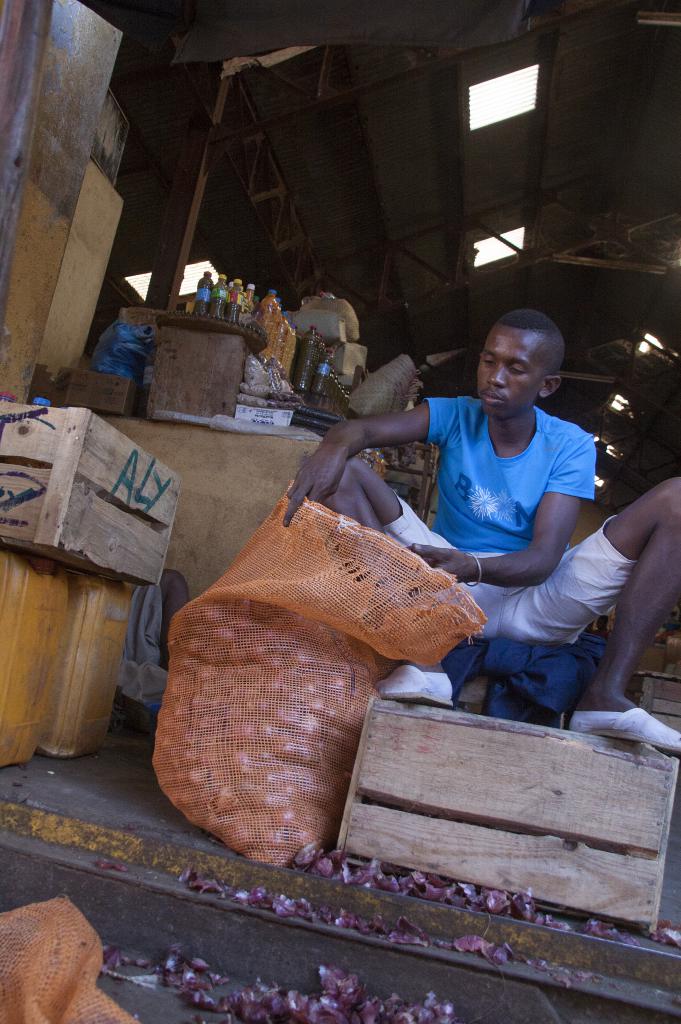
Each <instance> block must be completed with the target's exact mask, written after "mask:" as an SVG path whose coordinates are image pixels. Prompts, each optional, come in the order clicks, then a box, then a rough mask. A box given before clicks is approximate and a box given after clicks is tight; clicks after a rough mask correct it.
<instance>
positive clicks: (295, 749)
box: [154, 498, 485, 865]
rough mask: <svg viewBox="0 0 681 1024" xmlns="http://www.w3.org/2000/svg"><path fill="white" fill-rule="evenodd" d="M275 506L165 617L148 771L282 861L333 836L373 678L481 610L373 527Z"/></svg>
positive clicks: (451, 642) (427, 658) (200, 812)
mask: <svg viewBox="0 0 681 1024" xmlns="http://www.w3.org/2000/svg"><path fill="white" fill-rule="evenodd" d="M285 508H286V499H285V498H283V499H282V500H281V501H280V502H279V503H278V504H277V506H276V507H275V509H274V510H273V512H272V514H271V515H270V516H269V518H268V519H267V520H265V522H264V523H263V524H262V526H261V527H260V528H259V529H258V530H257V531H256V532H255V533H254V534H253V536H252V538H251V540H250V541H249V542H248V544H247V545H246V546H245V548H244V549H243V551H242V552H241V553H240V554H239V555H238V557H237V558H236V560H235V561H234V563H233V564H232V566H231V567H230V569H229V570H228V571H227V572H226V573H225V574H224V576H223V577H222V578H221V579H220V580H218V582H217V583H215V584H214V585H213V586H212V587H210V588H209V589H208V590H207V591H206V592H205V593H204V594H202V595H201V597H199V598H198V599H197V600H195V601H192V602H191V603H190V604H188V605H186V606H185V607H184V608H183V609H182V610H181V611H180V612H178V614H177V615H176V616H175V617H174V619H173V622H172V626H171V630H170V672H169V675H168V686H167V689H166V693H165V696H164V698H163V706H162V708H161V711H160V714H159V721H158V729H157V733H156V746H155V751H154V768H155V769H156V774H157V776H158V780H159V783H160V785H161V788H162V789H163V790H164V792H165V793H166V795H167V796H168V797H169V799H170V800H171V801H172V802H173V803H174V804H175V806H176V807H178V808H179V809H180V810H181V811H182V812H183V813H184V814H185V815H186V816H187V817H188V818H189V819H190V821H193V822H194V823H195V824H197V825H199V826H201V827H202V828H204V829H207V830H208V831H209V832H212V833H213V834H214V835H216V836H218V837H219V838H220V839H221V840H222V841H223V842H224V843H225V844H226V845H227V846H229V847H231V848H232V849H233V850H236V851H237V852H238V853H242V854H244V855H245V856H247V857H250V858H251V859H253V860H259V861H266V862H268V863H271V864H278V865H285V864H288V863H289V862H290V861H291V858H292V857H293V856H294V854H295V853H297V851H298V850H299V849H300V848H301V847H302V846H304V845H305V844H306V843H309V842H312V841H317V842H322V843H324V844H327V843H330V842H333V841H334V840H335V838H336V833H337V830H338V826H339V823H340V819H341V816H342V812H343V804H344V801H345V796H346V793H347V788H348V784H349V780H350V775H351V774H352V768H353V763H354V759H355V755H356V752H357V745H358V742H359V735H360V732H361V727H362V722H363V718H364V714H365V711H366V707H367V703H368V701H369V698H370V697H371V696H372V695H373V694H375V691H376V684H377V683H378V682H380V680H381V679H384V678H385V676H386V675H387V674H388V673H389V672H390V671H391V669H392V668H393V664H394V660H395V659H400V660H401V659H408V660H413V661H418V662H424V663H427V664H432V663H434V662H436V661H439V660H440V659H441V658H442V657H443V656H444V655H445V654H446V653H447V652H448V651H449V650H451V648H452V647H454V646H455V645H456V644H457V643H458V642H459V641H460V640H462V639H464V638H465V637H467V636H470V635H471V634H472V633H475V632H477V631H478V630H479V629H480V628H481V627H482V625H483V624H484V621H485V619H484V616H483V614H482V612H481V611H480V609H479V608H478V607H477V605H476V604H475V602H474V601H473V600H472V598H471V597H470V596H469V595H468V593H467V591H466V590H465V588H463V587H461V586H459V585H458V584H456V583H453V582H452V577H451V576H450V575H449V574H448V573H445V572H443V571H442V570H439V569H431V568H429V567H428V566H427V565H426V563H425V562H424V561H423V560H422V559H421V558H419V556H418V555H415V554H414V553H413V552H411V551H408V550H407V549H406V548H403V547H401V546H400V545H399V544H397V543H396V542H395V541H393V540H392V539H390V538H388V537H386V536H384V535H383V534H381V533H378V532H376V531H375V530H369V529H367V528H365V527H363V526H360V525H359V524H358V523H356V522H355V521H354V520H351V519H347V518H345V517H343V516H339V515H337V514H336V513H334V512H330V511H329V510H328V509H326V508H324V507H323V506H321V505H317V504H314V503H312V502H305V503H304V505H303V506H302V507H301V508H300V510H299V511H298V512H297V513H296V515H295V517H294V520H293V522H292V524H291V526H289V527H288V528H285V527H284V526H283V524H282V519H283V514H284V510H285Z"/></svg>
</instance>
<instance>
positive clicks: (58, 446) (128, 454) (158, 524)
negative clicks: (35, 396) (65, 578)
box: [0, 402, 180, 583]
mask: <svg viewBox="0 0 681 1024" xmlns="http://www.w3.org/2000/svg"><path fill="white" fill-rule="evenodd" d="M9 460H11V461H9ZM179 493H180V478H179V475H178V474H177V473H175V472H173V470H172V469H169V468H168V467H167V466H164V465H163V463H161V462H159V461H158V459H156V457H155V456H154V455H152V454H151V453H150V452H146V451H144V450H143V449H141V448H139V447H138V445H137V444H136V443H135V442H134V441H131V440H130V438H128V437H126V436H125V435H124V434H122V433H121V432H120V431H119V430H116V429H115V427H112V426H111V425H110V424H109V423H106V422H105V421H104V420H103V419H100V417H99V416H95V414H94V413H93V412H90V410H89V409H77V408H69V409H55V408H52V407H45V406H32V405H18V404H16V403H14V402H0V544H4V545H5V546H6V547H13V548H17V549H19V550H21V551H26V552H31V553H33V554H37V555H43V556H46V557H48V558H54V559H56V560H57V561H59V562H63V563H64V564H65V565H69V566H72V567H75V568H79V569H84V570H87V571H90V572H96V573H99V574H101V575H104V576H110V577H112V578H114V579H123V580H128V581H129V582H131V583H158V581H159V580H160V578H161V572H162V571H163V563H164V561H165V557H166V551H167V549H168V544H169V541H170V533H171V530H172V526H173V520H174V518H175V508H176V506H177V500H178V497H179Z"/></svg>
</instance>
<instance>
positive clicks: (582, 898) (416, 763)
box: [339, 700, 678, 926]
mask: <svg viewBox="0 0 681 1024" xmlns="http://www.w3.org/2000/svg"><path fill="white" fill-rule="evenodd" d="M677 768H678V762H677V761H676V759H675V758H669V757H665V756H664V755H662V754H659V753H658V752H657V751H654V750H652V748H650V747H644V746H639V745H632V744H625V743H621V742H619V741H615V740H609V739H605V738H602V737H595V736H594V737H589V736H580V735H577V734H576V733H570V732H567V731H563V730H557V729H547V728H543V727H539V726H534V725H527V724H525V723H520V722H507V721H502V720H500V719H492V718H485V717H482V716H478V715H469V714H465V713H463V712H458V711H444V710H440V709H439V708H426V707H418V706H415V705H414V706H411V707H407V706H406V705H404V704H397V703H394V702H392V701H378V700H377V701H375V702H374V703H373V704H372V705H371V706H370V707H369V710H368V712H367V717H366V721H365V725H364V731H363V734H362V739H361V743H360V749H359V752H358V756H357V760H356V763H355V771H354V775H353V779H352V783H351V787H350V792H349V794H348V800H347V804H346V808H345V815H344V818H343V824H342V826H341V832H340V836H339V846H341V847H342V848H344V849H345V850H346V851H347V852H348V853H351V854H355V855H357V856H361V857H367V858H368V857H377V858H379V859H380V860H382V861H387V862H389V863H391V864H400V865H403V866H404V867H407V868H410V869H412V870H414V869H418V870H421V871H433V872H436V873H438V874H442V875H446V876H449V877H451V878H455V879H457V880H460V881H465V882H473V883H475V884H477V885H483V886H487V887H491V888H499V889H507V890H513V891H526V890H528V889H530V890H531V891H532V893H533V895H534V896H535V898H536V899H538V900H539V901H541V902H543V903H550V904H555V905H557V906H560V907H567V908H569V909H570V910H573V911H578V912H581V913H585V914H594V915H597V916H598V917H609V918H614V919H616V920H620V921H626V922H629V923H632V924H637V925H644V926H650V925H654V924H655V923H656V922H657V917H658V910H659V903H660V891H661V886H662V875H663V871H664V860H665V852H666V845H667V836H668V832H669V820H670V815H671V809H672V804H673V799H674V790H675V787H676V776H677Z"/></svg>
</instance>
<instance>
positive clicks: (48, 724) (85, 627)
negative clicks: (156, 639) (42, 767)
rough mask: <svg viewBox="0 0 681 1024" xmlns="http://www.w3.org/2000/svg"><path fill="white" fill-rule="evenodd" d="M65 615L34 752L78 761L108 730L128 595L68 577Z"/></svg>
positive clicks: (124, 589)
mask: <svg viewBox="0 0 681 1024" xmlns="http://www.w3.org/2000/svg"><path fill="white" fill-rule="evenodd" d="M66 575H67V578H68V610H67V614H66V623H65V628H64V632H63V636H62V642H61V644H60V646H59V650H58V652H57V658H56V663H55V669H54V682H53V685H52V692H51V697H50V700H49V704H48V709H47V716H46V718H45V723H44V729H43V731H42V734H41V736H40V743H39V745H38V752H39V753H41V754H49V755H50V756H52V757H78V756H79V755H81V754H93V753H95V751H97V750H99V748H100V747H101V745H102V743H103V742H104V738H105V736H106V731H107V728H108V725H109V718H110V716H111V708H112V705H113V699H114V693H115V690H116V680H117V678H118V666H119V664H120V660H121V656H122V654H123V644H124V641H125V631H126V627H127V622H128V613H129V610H130V597H131V594H132V589H131V588H130V587H129V586H127V585H126V584H125V583H114V582H112V581H111V580H105V579H102V578H101V577H99V576H81V575H77V574H76V573H72V572H69V573H67V574H66Z"/></svg>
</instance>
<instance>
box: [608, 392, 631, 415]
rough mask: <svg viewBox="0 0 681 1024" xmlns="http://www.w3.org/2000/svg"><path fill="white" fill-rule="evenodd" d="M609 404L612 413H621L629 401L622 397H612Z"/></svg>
mask: <svg viewBox="0 0 681 1024" xmlns="http://www.w3.org/2000/svg"><path fill="white" fill-rule="evenodd" d="M609 404H610V408H611V409H612V410H613V412H623V411H624V410H625V409H626V408H627V407H628V405H629V400H628V399H626V398H625V397H624V395H613V396H612V398H611V399H610V403H609Z"/></svg>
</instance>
